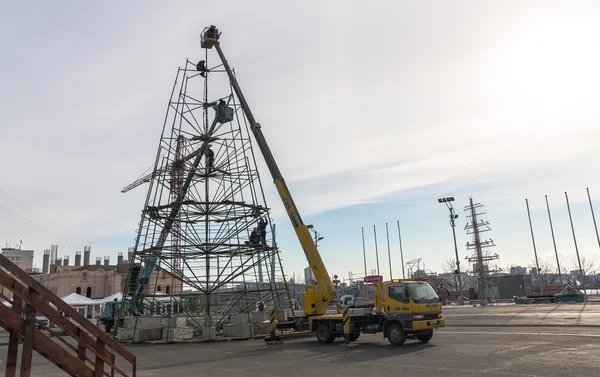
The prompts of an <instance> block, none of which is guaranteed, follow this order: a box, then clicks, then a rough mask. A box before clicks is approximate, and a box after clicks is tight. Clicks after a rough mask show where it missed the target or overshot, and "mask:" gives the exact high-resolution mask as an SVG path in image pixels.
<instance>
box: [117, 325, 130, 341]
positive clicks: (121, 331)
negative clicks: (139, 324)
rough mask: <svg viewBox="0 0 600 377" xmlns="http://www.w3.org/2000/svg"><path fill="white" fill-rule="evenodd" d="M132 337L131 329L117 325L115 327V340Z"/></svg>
mask: <svg viewBox="0 0 600 377" xmlns="http://www.w3.org/2000/svg"><path fill="white" fill-rule="evenodd" d="M132 339H133V329H126V328H123V327H119V328H118V329H117V340H119V341H122V340H132Z"/></svg>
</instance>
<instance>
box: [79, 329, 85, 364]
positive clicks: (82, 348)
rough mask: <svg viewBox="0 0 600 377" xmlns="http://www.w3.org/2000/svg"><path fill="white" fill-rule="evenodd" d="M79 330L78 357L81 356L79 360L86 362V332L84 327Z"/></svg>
mask: <svg viewBox="0 0 600 377" xmlns="http://www.w3.org/2000/svg"><path fill="white" fill-rule="evenodd" d="M77 331H78V332H79V336H78V337H77V340H78V342H79V346H78V349H77V357H78V358H79V360H81V361H83V362H84V363H85V340H84V338H85V332H84V331H83V330H82V329H77Z"/></svg>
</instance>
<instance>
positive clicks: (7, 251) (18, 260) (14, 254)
mask: <svg viewBox="0 0 600 377" xmlns="http://www.w3.org/2000/svg"><path fill="white" fill-rule="evenodd" d="M2 255H4V256H5V257H6V258H7V259H8V260H9V261H11V262H13V263H14V264H16V265H17V267H19V268H20V269H21V270H23V271H25V272H27V273H32V272H35V271H34V268H33V250H21V249H13V248H8V247H7V248H4V249H2Z"/></svg>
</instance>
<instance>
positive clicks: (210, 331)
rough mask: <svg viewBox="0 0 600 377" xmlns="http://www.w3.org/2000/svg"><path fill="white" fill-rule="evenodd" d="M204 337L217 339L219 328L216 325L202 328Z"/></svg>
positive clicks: (205, 338)
mask: <svg viewBox="0 0 600 377" xmlns="http://www.w3.org/2000/svg"><path fill="white" fill-rule="evenodd" d="M202 338H203V339H204V340H205V341H207V340H215V339H216V338H217V329H216V328H215V327H214V326H210V327H208V326H205V327H203V328H202Z"/></svg>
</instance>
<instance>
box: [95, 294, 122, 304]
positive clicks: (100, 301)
mask: <svg viewBox="0 0 600 377" xmlns="http://www.w3.org/2000/svg"><path fill="white" fill-rule="evenodd" d="M114 299H117V301H120V300H122V299H123V293H121V292H119V293H115V294H114V295H110V296H107V297H104V298H101V299H99V300H94V301H96V302H97V303H99V304H105V303H107V302H111V301H113V300H114Z"/></svg>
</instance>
